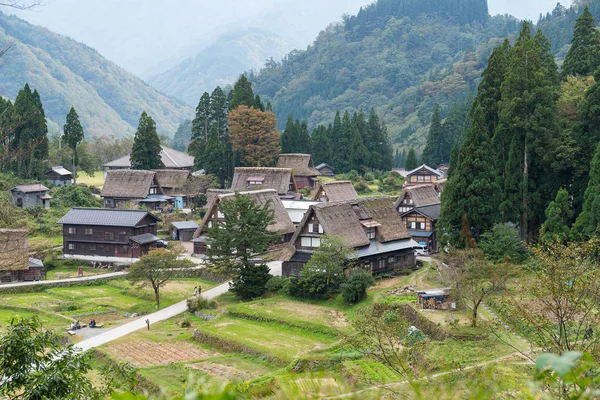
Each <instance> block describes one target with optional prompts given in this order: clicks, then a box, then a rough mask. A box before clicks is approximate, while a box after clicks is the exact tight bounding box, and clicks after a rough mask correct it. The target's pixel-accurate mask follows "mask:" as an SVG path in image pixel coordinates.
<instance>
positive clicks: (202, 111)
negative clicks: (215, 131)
mask: <svg viewBox="0 0 600 400" xmlns="http://www.w3.org/2000/svg"><path fill="white" fill-rule="evenodd" d="M209 133H210V95H209V94H208V92H204V93H203V94H202V96H201V97H200V100H199V101H198V106H197V107H196V118H194V120H193V121H192V143H193V144H192V146H190V149H191V151H192V153H191V154H192V155H193V156H194V157H195V159H196V163H198V162H200V163H202V160H203V159H204V152H205V149H206V145H207V144H208V135H209ZM200 165H201V164H198V165H196V167H198V168H200Z"/></svg>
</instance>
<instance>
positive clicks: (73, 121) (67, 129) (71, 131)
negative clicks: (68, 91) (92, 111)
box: [63, 107, 84, 183]
mask: <svg viewBox="0 0 600 400" xmlns="http://www.w3.org/2000/svg"><path fill="white" fill-rule="evenodd" d="M63 129H64V131H63V140H64V141H65V143H66V144H67V146H69V148H71V151H72V152H73V182H74V183H77V165H78V164H79V158H78V156H77V146H78V145H79V143H81V141H82V140H83V138H84V133H83V128H82V127H81V123H80V122H79V116H78V115H77V112H76V111H75V108H74V107H71V110H70V111H69V113H68V114H67V123H66V124H65V126H64V128H63Z"/></svg>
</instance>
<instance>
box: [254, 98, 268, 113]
mask: <svg viewBox="0 0 600 400" xmlns="http://www.w3.org/2000/svg"><path fill="white" fill-rule="evenodd" d="M254 108H256V109H258V110H260V111H265V103H263V102H262V100H261V98H260V96H259V95H256V96H255V97H254Z"/></svg>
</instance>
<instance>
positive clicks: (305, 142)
mask: <svg viewBox="0 0 600 400" xmlns="http://www.w3.org/2000/svg"><path fill="white" fill-rule="evenodd" d="M296 121H297V122H298V125H299V126H298V128H296V129H298V131H297V132H298V133H297V135H298V137H297V138H296V150H295V153H301V154H311V144H310V134H309V133H308V123H307V122H306V121H302V122H299V121H298V120H296Z"/></svg>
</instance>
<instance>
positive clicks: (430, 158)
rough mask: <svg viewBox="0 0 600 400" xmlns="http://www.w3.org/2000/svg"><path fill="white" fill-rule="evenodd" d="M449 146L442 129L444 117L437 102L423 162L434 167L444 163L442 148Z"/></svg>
mask: <svg viewBox="0 0 600 400" xmlns="http://www.w3.org/2000/svg"><path fill="white" fill-rule="evenodd" d="M446 146H447V143H446V139H445V138H444V131H443V130H442V117H441V116H440V108H439V107H438V105H437V104H436V105H435V106H434V107H433V114H432V116H431V125H430V127H429V134H428V135H427V143H426V144H425V149H424V150H423V164H427V165H429V166H430V167H432V168H436V167H437V166H438V165H440V164H441V163H442V155H441V153H442V149H444V148H445V147H446Z"/></svg>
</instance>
